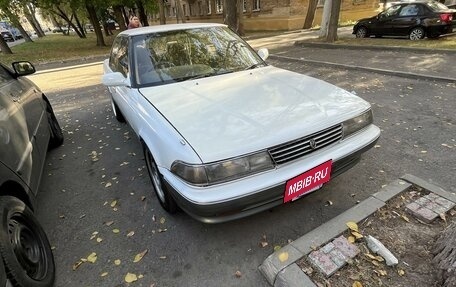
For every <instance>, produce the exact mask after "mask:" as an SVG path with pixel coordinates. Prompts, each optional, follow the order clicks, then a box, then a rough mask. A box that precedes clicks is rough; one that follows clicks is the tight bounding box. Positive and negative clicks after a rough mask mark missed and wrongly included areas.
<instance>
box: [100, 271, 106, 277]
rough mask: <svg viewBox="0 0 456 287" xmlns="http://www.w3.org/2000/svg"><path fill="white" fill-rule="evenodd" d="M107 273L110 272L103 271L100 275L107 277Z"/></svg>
mask: <svg viewBox="0 0 456 287" xmlns="http://www.w3.org/2000/svg"><path fill="white" fill-rule="evenodd" d="M107 275H108V272H103V273H101V275H100V276H101V277H105V276H107Z"/></svg>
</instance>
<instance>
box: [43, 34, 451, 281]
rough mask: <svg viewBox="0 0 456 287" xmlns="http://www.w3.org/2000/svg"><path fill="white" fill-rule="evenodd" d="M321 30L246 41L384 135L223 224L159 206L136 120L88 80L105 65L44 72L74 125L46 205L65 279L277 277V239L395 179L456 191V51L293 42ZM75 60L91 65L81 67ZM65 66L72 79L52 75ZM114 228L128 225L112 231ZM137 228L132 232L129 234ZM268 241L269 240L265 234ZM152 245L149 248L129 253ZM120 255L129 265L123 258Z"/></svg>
mask: <svg viewBox="0 0 456 287" xmlns="http://www.w3.org/2000/svg"><path fill="white" fill-rule="evenodd" d="M343 33H350V28H345V30H344V32H343ZM316 36H317V34H316V32H315V31H298V32H290V33H283V34H280V35H268V36H267V37H251V38H250V39H249V40H248V41H249V43H250V44H251V45H252V46H253V47H254V48H256V49H258V48H260V47H268V48H270V52H271V57H270V59H269V60H268V61H269V62H270V63H271V64H273V65H276V66H278V67H281V68H285V69H290V70H292V71H295V72H298V73H302V74H306V75H309V76H314V77H318V78H321V79H323V80H326V81H328V82H331V83H333V84H335V85H337V86H340V87H342V88H344V89H347V90H350V91H352V90H353V91H355V92H356V93H357V94H358V95H359V96H361V97H362V98H364V99H366V100H367V101H369V102H370V103H371V104H372V106H373V110H374V114H375V117H376V124H377V125H379V126H380V127H381V128H382V137H381V139H380V141H379V143H378V145H377V146H376V147H375V148H374V149H372V150H371V151H369V152H368V153H367V154H366V155H365V157H364V158H363V160H362V161H361V162H360V163H359V164H358V165H357V166H355V167H354V168H353V169H351V170H349V171H348V172H347V173H346V174H344V175H342V176H340V177H337V178H335V179H334V180H333V181H332V182H330V183H329V184H328V185H327V186H326V187H325V188H323V189H322V190H321V191H319V192H318V193H313V194H311V195H309V196H308V197H306V198H305V199H303V200H300V201H297V202H295V203H293V204H290V205H288V206H282V207H278V208H275V209H274V210H272V211H270V212H264V213H261V214H258V215H255V216H252V217H250V218H246V219H243V220H238V221H235V222H230V223H227V224H223V225H210V226H207V225H204V224H200V223H198V222H195V221H194V220H192V219H191V218H188V216H185V214H178V215H177V216H174V217H171V216H168V215H167V214H166V213H165V212H163V211H162V210H161V208H160V206H159V204H158V203H157V202H156V200H154V197H153V196H152V195H151V194H150V181H149V179H148V178H147V176H146V174H145V173H144V168H145V167H144V161H143V158H142V156H141V146H140V144H139V143H138V142H137V141H136V140H134V138H133V137H132V135H133V133H132V131H131V130H130V129H129V127H128V126H126V125H121V124H118V123H117V122H115V120H114V119H113V118H112V112H111V110H110V103H109V100H108V97H107V93H106V89H105V88H104V87H103V86H101V85H100V84H99V83H98V82H97V83H89V81H88V80H90V79H94V78H97V77H98V76H99V73H100V71H99V70H95V71H93V74H91V73H88V72H87V70H86V69H88V68H89V67H85V68H84V71H82V68H72V67H68V68H65V70H59V71H55V72H54V73H52V72H46V71H43V72H42V73H41V74H40V73H38V75H36V76H37V78H36V79H38V77H42V79H43V80H44V81H48V82H51V83H52V85H51V86H52V88H53V89H54V90H49V92H47V94H48V97H49V98H50V101H51V102H52V104H53V105H54V109H55V110H56V111H57V113H58V114H57V116H58V118H59V120H60V122H61V125H62V126H63V127H64V129H65V133H66V139H65V143H64V145H63V146H62V147H61V148H59V149H56V150H54V151H52V152H51V153H50V154H49V156H48V162H47V167H46V171H45V173H44V175H43V182H42V187H41V191H40V193H39V209H38V211H37V213H38V217H39V219H40V221H41V222H42V223H43V225H44V227H45V229H46V231H47V233H48V235H49V237H50V240H51V243H52V245H53V246H54V247H55V249H54V254H55V257H56V262H57V285H56V286H126V285H125V283H124V280H123V276H125V274H127V272H133V273H137V274H142V275H144V278H143V279H140V280H139V282H136V285H133V284H131V285H128V286H152V285H153V284H156V286H268V283H267V282H266V280H265V279H264V278H263V277H262V275H261V274H260V272H259V271H258V266H259V265H260V264H261V263H262V262H263V260H264V259H265V258H267V256H268V255H269V254H271V252H273V248H274V247H275V246H277V245H281V246H284V245H286V243H287V242H289V240H295V239H296V238H299V237H300V236H302V235H304V234H306V233H308V232H310V231H311V230H313V229H315V228H317V227H318V226H321V225H322V224H324V223H325V222H327V221H328V220H330V219H331V218H334V217H335V216H337V215H338V214H341V213H342V212H343V211H345V210H347V209H349V208H350V207H352V206H354V205H356V202H357V201H358V200H363V199H365V198H367V197H369V196H370V195H371V194H372V193H375V192H376V191H378V189H379V188H380V187H381V186H382V185H384V184H388V183H389V182H391V180H394V179H397V178H398V177H400V176H401V175H403V174H405V173H411V174H414V175H417V176H420V177H421V178H424V179H426V180H430V181H433V182H436V183H439V184H440V185H441V186H443V187H446V188H447V189H448V191H450V192H453V193H454V192H456V186H455V184H454V179H453V174H454V172H455V171H456V169H455V167H456V162H455V161H456V159H455V156H454V148H456V142H455V138H454V134H455V133H454V123H455V116H454V104H455V101H454V91H455V90H456V86H455V82H454V81H452V80H451V78H455V77H456V73H455V70H454V69H455V68H454V65H453V66H451V65H450V64H448V63H454V60H455V55H454V54H452V53H450V52H447V51H432V52H429V51H421V50H416V51H414V50H407V51H406V50H399V49H395V48H393V49H386V48H384V49H380V50H373V49H372V48H369V49H364V48H365V47H357V48H356V49H354V48H352V47H343V48H340V47H339V48H338V49H334V48H333V46H331V45H327V46H324V47H323V46H320V47H315V46H312V47H309V46H303V45H302V44H296V45H295V42H297V41H302V40H305V39H308V38H311V37H316ZM100 60H101V59H100V58H91V59H83V60H78V61H75V62H71V61H70V62H67V63H53V64H54V65H55V67H57V66H62V65H69V64H81V62H83V63H90V62H94V61H100ZM94 64H96V63H94ZM51 66H52V65H51V64H48V65H44V66H40V67H39V69H40V70H42V69H44V68H46V67H51ZM88 66H91V65H88ZM96 69H99V65H98V66H97V68H96ZM374 69H377V71H375V70H374ZM78 70H81V72H79V74H80V75H83V76H76V73H77V71H78ZM445 71H446V72H445ZM65 73H68V74H69V76H68V77H69V78H70V81H71V83H75V86H74V87H70V88H68V83H67V82H64V81H58V79H52V77H53V76H56V77H57V76H62V75H64V74H65ZM417 75H418V77H417ZM421 76H422V77H421ZM414 77H415V78H414ZM445 77H448V78H450V79H445ZM76 78H78V79H79V78H81V81H84V82H85V83H86V84H84V83H78V81H77V80H76ZM50 79H52V80H50ZM416 79H419V80H416ZM56 83H58V84H56ZM76 84H77V85H76ZM57 88H59V89H57ZM45 92H46V90H45ZM443 144H445V145H443ZM114 201H115V202H116V203H115V204H114ZM329 201H330V202H331V205H329V204H328V202H329ZM162 219H163V220H162ZM112 221H113V222H114V223H113V225H111V224H109V225H108V224H107V223H110V222H112ZM114 228H115V229H120V234H115V233H113V230H114ZM131 231H135V232H134V235H132V236H128V234H131ZM95 232H96V234H95ZM93 234H95V235H97V236H98V237H100V238H101V239H102V241H101V242H98V241H96V240H95V237H94V235H93ZM265 241H267V242H268V243H269V245H267V246H266V247H261V246H262V245H259V244H258V243H259V242H265ZM145 249H148V250H149V251H148V254H147V256H145V257H144V258H143V259H142V261H141V262H140V263H136V264H135V263H131V261H132V258H133V257H134V255H135V254H137V253H140V252H142V251H143V250H145ZM91 252H96V253H97V254H98V256H99V260H98V261H97V263H96V264H83V265H82V266H80V267H79V268H77V269H76V270H73V268H72V266H73V264H74V263H76V262H77V261H78V260H80V258H83V257H85V256H87V255H88V254H90V253H91ZM115 259H122V264H121V265H119V266H117V265H115V264H114V263H113V262H114V260H115ZM236 271H240V275H241V276H240V277H238V276H236V275H235V274H236V273H235V272H236ZM105 273H109V274H108V275H106V276H102V275H101V274H105ZM221 282H223V283H221ZM122 284H123V285H122ZM134 284H135V283H134Z"/></svg>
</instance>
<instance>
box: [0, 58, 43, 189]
mask: <svg viewBox="0 0 456 287" xmlns="http://www.w3.org/2000/svg"><path fill="white" fill-rule="evenodd" d="M36 93H37V91H36V90H35V89H34V87H33V86H31V85H30V84H29V83H28V82H27V80H26V79H22V80H17V79H15V78H14V77H13V76H12V75H11V73H9V72H8V71H7V70H6V69H5V68H4V67H3V66H0V129H1V132H0V133H1V134H2V135H1V136H0V137H1V139H0V145H1V149H0V158H1V161H3V162H4V163H5V164H6V165H7V166H8V167H9V168H10V169H12V170H13V171H14V172H16V173H17V174H18V175H19V176H20V177H21V178H22V180H24V182H25V183H26V184H27V185H28V186H29V187H30V188H31V189H32V190H33V191H34V192H36V190H37V186H38V184H39V180H40V175H41V168H42V166H43V164H44V157H45V152H46V150H44V147H47V144H46V142H45V141H46V140H48V138H49V131H48V126H47V122H43V121H46V120H47V118H46V114H45V113H44V108H43V105H42V103H41V102H42V101H40V100H39V99H38V98H37V96H36V95H35V94H36ZM43 146H44V147H43ZM40 147H41V150H40Z"/></svg>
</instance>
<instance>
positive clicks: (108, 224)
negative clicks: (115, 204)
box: [104, 220, 114, 226]
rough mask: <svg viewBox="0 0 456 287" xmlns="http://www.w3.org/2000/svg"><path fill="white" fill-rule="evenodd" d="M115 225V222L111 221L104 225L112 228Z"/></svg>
mask: <svg viewBox="0 0 456 287" xmlns="http://www.w3.org/2000/svg"><path fill="white" fill-rule="evenodd" d="M113 223H114V221H112V220H111V221H107V222H105V223H104V224H105V225H106V226H111V225H112V224H113Z"/></svg>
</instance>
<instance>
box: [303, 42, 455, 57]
mask: <svg viewBox="0 0 456 287" xmlns="http://www.w3.org/2000/svg"><path fill="white" fill-rule="evenodd" d="M294 45H295V46H300V47H305V48H322V49H347V50H368V51H385V50H390V51H400V52H414V53H423V54H448V55H454V54H455V53H456V51H455V50H450V49H428V48H419V47H401V46H355V45H344V44H330V43H310V42H309V41H301V40H300V41H296V42H295V44H294Z"/></svg>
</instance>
